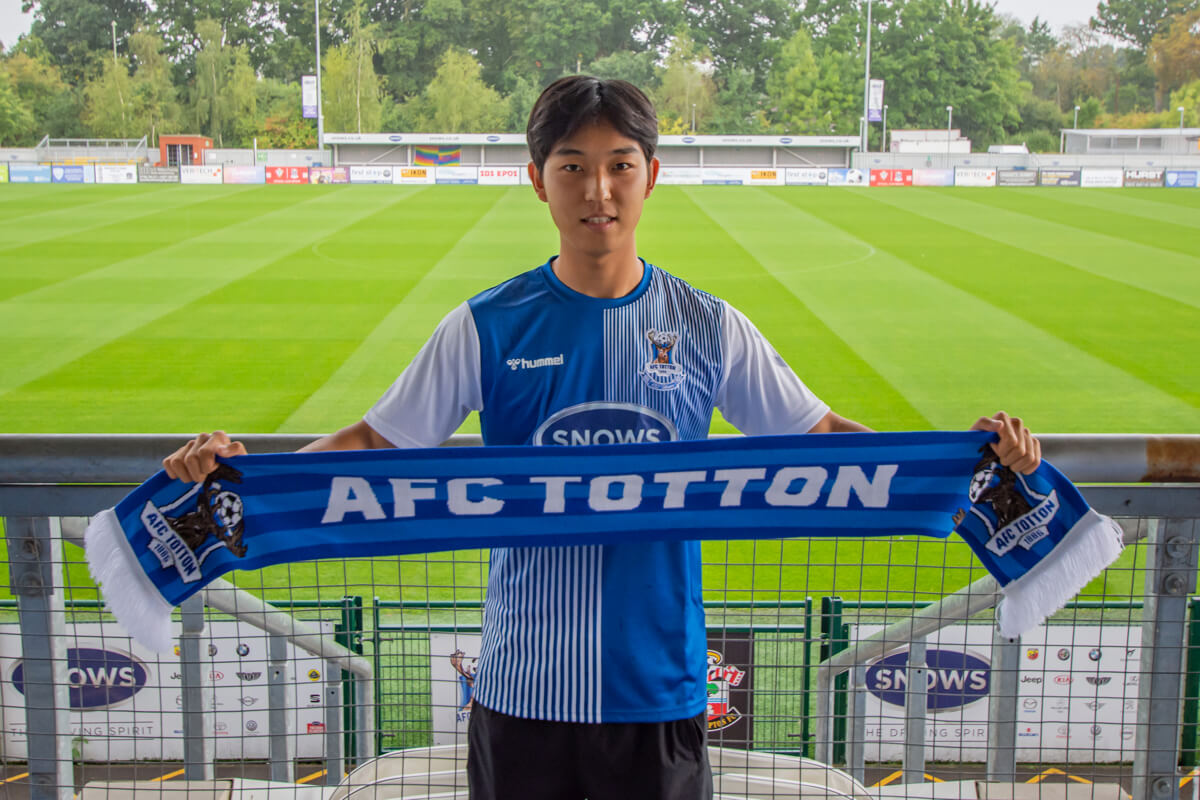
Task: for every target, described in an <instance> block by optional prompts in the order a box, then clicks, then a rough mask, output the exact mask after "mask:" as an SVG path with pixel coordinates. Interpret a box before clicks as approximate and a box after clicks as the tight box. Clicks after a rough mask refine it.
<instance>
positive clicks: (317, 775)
mask: <svg viewBox="0 0 1200 800" xmlns="http://www.w3.org/2000/svg"><path fill="white" fill-rule="evenodd" d="M328 772H329V770H327V769H323V770H321V771H320V772H314V773H313V774H312V775H305V776H304V777H303V778H301V779H300V780H298V781H296V783H308V782H309V781H315V780H316V779H317V778H320V777H323V776H325V775H326V774H327V773H328Z"/></svg>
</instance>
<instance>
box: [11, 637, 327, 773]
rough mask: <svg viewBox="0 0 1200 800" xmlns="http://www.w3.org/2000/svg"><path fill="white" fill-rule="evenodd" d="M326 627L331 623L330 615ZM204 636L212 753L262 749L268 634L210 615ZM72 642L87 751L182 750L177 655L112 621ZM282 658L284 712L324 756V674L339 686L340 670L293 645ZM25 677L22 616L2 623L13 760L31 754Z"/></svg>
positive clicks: (79, 724) (308, 745)
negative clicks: (14, 621) (140, 641)
mask: <svg viewBox="0 0 1200 800" xmlns="http://www.w3.org/2000/svg"><path fill="white" fill-rule="evenodd" d="M321 626H322V628H323V629H324V630H325V631H326V632H328V633H332V632H333V626H332V623H329V622H322V623H321ZM204 636H205V638H204V639H202V640H201V644H200V647H201V652H202V653H206V654H207V658H206V660H205V662H204V670H205V674H204V677H203V679H204V681H205V689H204V710H205V711H207V712H209V713H208V714H207V715H206V720H207V726H208V727H207V728H206V733H205V735H206V736H208V737H212V738H211V739H210V741H212V740H215V748H214V753H213V755H214V756H215V757H216V758H266V757H267V756H268V753H269V736H270V733H271V730H270V723H269V719H268V715H269V708H268V705H269V704H268V687H267V682H268V674H269V669H270V667H269V663H268V652H267V647H268V639H267V638H266V637H265V636H264V635H263V633H262V632H261V631H260V630H258V629H257V628H253V627H251V626H249V625H242V624H239V623H237V622H233V621H221V620H216V621H211V622H209V623H208V624H207V625H206V628H205V633H204ZM66 650H67V652H66V656H67V681H68V687H67V700H68V702H69V703H70V705H71V727H72V736H73V737H75V741H76V742H77V743H78V745H79V747H80V748H81V750H82V753H81V755H82V758H83V759H84V760H87V761H132V760H135V759H144V758H158V759H167V760H174V759H180V758H182V757H183V736H182V733H183V714H182V705H183V695H182V686H181V682H180V681H181V668H180V661H179V656H178V655H172V654H170V653H167V654H158V653H154V652H153V651H150V650H147V649H145V648H143V647H141V646H140V645H138V644H137V643H135V642H133V641H132V640H131V639H130V638H129V637H128V636H127V635H126V634H125V632H124V630H122V629H121V628H120V627H119V626H118V625H116V624H115V623H110V624H103V623H80V624H78V625H74V626H72V627H71V630H70V637H69V640H68V644H67V648H66ZM286 661H287V673H288V674H287V675H286V676H285V678H286V680H285V683H284V685H285V687H286V689H285V691H286V703H285V705H286V709H287V711H286V716H287V718H288V720H289V722H288V725H289V728H290V732H291V734H292V735H293V736H294V737H295V742H296V750H297V756H298V757H301V758H303V757H309V758H319V757H321V755H322V754H323V752H324V748H323V744H324V743H323V741H322V739H323V736H322V735H320V734H321V733H322V732H323V730H324V719H325V703H324V695H323V690H324V689H325V688H326V684H325V682H324V679H325V677H326V676H328V677H329V678H331V679H332V680H334V681H336V682H337V683H336V684H335V685H337V686H340V681H341V672H340V671H339V670H337V669H334V670H332V671H331V670H329V669H328V667H327V665H326V664H325V662H324V661H322V660H321V659H318V658H314V657H312V656H310V655H308V654H307V653H304V652H303V651H300V650H297V649H296V648H294V647H291V646H289V647H288V648H287V659H286ZM313 676H316V677H315V678H314V677H313ZM25 682H26V665H25V662H24V660H23V658H22V653H21V635H20V629H19V628H18V626H17V625H16V624H3V625H0V706H3V708H4V709H5V712H4V715H3V726H4V730H3V737H4V747H3V751H4V753H5V755H7V756H9V757H10V758H15V759H25V758H27V757H28V741H27V739H26V727H25V695H24V692H25V686H26V683H25ZM310 726H311V728H312V730H313V734H311V735H310V734H309V733H308V731H309V730H310Z"/></svg>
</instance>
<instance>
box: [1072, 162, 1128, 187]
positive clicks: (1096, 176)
mask: <svg viewBox="0 0 1200 800" xmlns="http://www.w3.org/2000/svg"><path fill="white" fill-rule="evenodd" d="M1124 178H1125V171H1124V170H1123V169H1121V168H1120V167H1084V168H1083V171H1082V175H1080V178H1079V185H1080V186H1083V187H1085V188H1088V189H1120V188H1121V185H1122V184H1123V183H1124Z"/></svg>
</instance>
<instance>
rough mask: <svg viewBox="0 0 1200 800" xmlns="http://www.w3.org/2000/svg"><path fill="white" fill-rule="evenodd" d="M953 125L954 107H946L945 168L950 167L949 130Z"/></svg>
mask: <svg viewBox="0 0 1200 800" xmlns="http://www.w3.org/2000/svg"><path fill="white" fill-rule="evenodd" d="M953 123H954V106H946V166H947V167H949V166H950V128H951V127H952V126H953Z"/></svg>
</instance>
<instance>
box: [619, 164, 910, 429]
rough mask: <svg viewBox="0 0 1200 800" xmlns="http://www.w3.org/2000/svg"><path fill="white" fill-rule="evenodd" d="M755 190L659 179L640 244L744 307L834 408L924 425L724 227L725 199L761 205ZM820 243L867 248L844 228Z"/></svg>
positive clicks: (727, 217)
mask: <svg viewBox="0 0 1200 800" xmlns="http://www.w3.org/2000/svg"><path fill="white" fill-rule="evenodd" d="M761 198H762V194H761V193H760V192H758V191H752V192H750V193H749V194H740V195H739V194H738V193H737V192H736V190H735V191H732V192H731V191H730V190H729V189H728V187H707V188H704V187H699V188H691V187H689V188H687V189H684V188H682V187H660V188H659V189H658V190H656V193H655V195H654V196H653V197H652V198H651V200H650V203H649V204H648V206H647V211H648V217H647V219H646V221H645V222H644V223H643V226H642V228H641V240H640V244H641V249H642V252H643V253H644V254H646V255H647V256H650V257H655V258H657V255H656V254H657V253H659V252H661V253H663V254H664V257H666V254H669V257H670V260H669V261H668V262H667V263H663V264H662V266H663V267H664V268H665V269H667V270H668V271H670V272H673V273H675V274H677V275H679V276H680V277H682V278H684V279H686V280H688V281H690V282H692V283H693V284H694V285H696V286H697V287H699V288H702V289H705V290H706V291H710V292H712V293H713V294H716V295H717V296H719V297H722V298H724V299H725V300H727V301H729V302H730V303H731V304H732V305H734V306H735V307H737V308H738V309H740V310H741V311H743V312H744V313H746V314H747V316H749V317H750V319H751V320H752V321H753V322H754V324H755V325H756V326H757V327H758V328H759V330H760V331H762V333H763V334H764V335H765V336H766V337H767V339H768V340H769V341H770V342H771V343H772V345H773V346H774V347H775V348H776V350H778V351H779V353H780V354H781V355H782V356H783V357H784V359H785V360H786V361H787V362H788V363H789V364H790V365H791V366H792V368H793V369H795V370H796V372H797V374H799V375H800V376H801V377H802V378H803V379H804V381H805V383H806V384H807V385H808V386H809V387H810V388H811V389H812V390H813V391H814V392H815V393H816V394H817V395H818V396H819V397H821V398H822V399H824V400H825V401H826V402H828V403H830V405H832V406H833V407H834V408H835V409H836V410H837V411H839V412H840V413H842V414H845V415H847V416H851V417H854V418H858V419H862V420H864V421H867V420H880V419H888V420H895V424H896V425H899V426H902V427H905V428H917V429H920V428H928V427H929V425H930V422H929V420H927V419H926V418H925V417H924V416H923V415H922V414H921V413H920V412H919V411H918V410H917V409H915V408H914V407H913V406H912V405H911V404H910V403H909V402H908V400H906V399H905V398H904V397H903V396H902V395H901V394H900V392H898V391H897V390H896V388H895V387H894V386H892V384H891V383H889V382H888V380H887V379H886V378H885V377H884V376H882V375H881V374H880V373H879V372H878V371H877V370H875V369H874V368H873V367H872V366H871V365H870V364H869V363H867V361H865V360H864V359H863V358H862V356H861V355H860V354H859V353H858V352H856V351H855V349H854V348H853V346H852V345H850V344H848V343H847V342H846V341H845V340H844V339H843V338H842V337H841V336H839V335H838V332H836V331H834V330H831V329H830V327H829V326H828V325H827V324H826V323H825V321H823V320H822V319H821V317H820V315H819V314H815V313H813V309H812V308H811V307H810V306H809V305H808V304H807V298H806V297H804V296H802V295H801V294H798V293H796V292H793V291H791V290H790V288H789V286H788V285H787V284H786V283H785V282H782V280H781V278H780V276H777V275H774V274H772V272H773V268H775V267H777V266H778V265H773V264H769V263H766V262H764V261H763V260H762V258H761V253H759V252H758V251H757V250H756V249H755V248H754V247H753V243H752V242H750V241H747V240H745V239H743V238H742V237H739V236H738V235H737V232H736V231H735V230H733V229H731V228H730V227H729V225H728V223H730V221H731V215H734V214H736V212H735V211H733V210H731V206H739V205H741V203H748V204H749V206H750V207H753V208H754V209H756V210H758V211H761V210H762V207H761ZM739 201H740V202H739ZM768 202H769V201H768ZM776 210H777V209H776ZM768 222H769V221H768ZM735 227H736V225H735ZM786 229H787V228H784V230H786ZM776 230H779V229H778V228H777V229H776ZM825 245H826V248H825V253H826V255H827V256H828V257H829V258H830V259H833V260H847V259H855V258H858V257H860V256H861V255H862V253H863V252H869V249H870V248H869V247H867V246H864V245H861V243H855V242H851V241H848V240H847V237H845V236H839V237H837V240H836V241H832V242H827V243H825ZM814 246H817V247H819V245H814ZM885 413H886V414H887V416H886V417H881V415H882V414H885ZM877 424H882V423H877ZM730 430H733V428H732V427H731V426H730V425H729V424H728V423H726V422H724V421H723V420H718V421H717V423H716V424H715V425H714V431H717V432H723V431H730Z"/></svg>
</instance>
